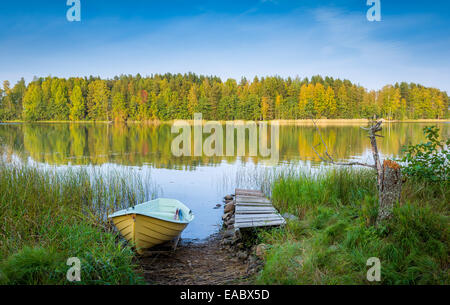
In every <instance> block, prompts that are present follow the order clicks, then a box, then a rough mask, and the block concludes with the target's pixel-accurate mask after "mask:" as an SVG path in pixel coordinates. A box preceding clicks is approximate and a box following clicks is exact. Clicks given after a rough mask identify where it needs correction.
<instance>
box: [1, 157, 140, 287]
mask: <svg viewBox="0 0 450 305" xmlns="http://www.w3.org/2000/svg"><path fill="white" fill-rule="evenodd" d="M129 181H130V177H129V176H128V174H119V173H109V174H108V175H105V174H101V173H99V172H96V171H90V172H88V171H87V170H86V169H79V170H78V169H65V170H55V169H42V168H39V169H38V168H35V167H31V166H28V165H11V164H3V163H0V194H1V195H0V196H1V197H0V207H1V210H0V219H2V221H1V224H0V226H1V230H0V284H69V282H68V281H67V280H66V273H67V270H68V269H69V268H70V266H68V265H66V262H67V259H68V258H70V257H78V258H79V259H80V260H81V282H78V283H81V284H136V283H143V280H142V278H141V277H140V276H139V275H137V274H136V273H135V265H134V263H133V256H134V254H133V251H132V249H131V248H130V247H129V246H126V245H124V244H122V243H121V242H120V241H119V239H118V236H117V235H116V234H115V233H113V232H112V231H111V228H110V227H109V226H108V225H107V224H106V222H105V215H106V213H107V212H108V211H109V210H112V209H115V208H118V207H120V206H124V205H125V206H126V205H130V204H135V203H136V202H138V201H140V200H142V199H143V197H144V195H145V192H144V190H143V187H142V185H139V183H137V184H132V183H131V184H130V182H129ZM131 181H133V179H131Z"/></svg>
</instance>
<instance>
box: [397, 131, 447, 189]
mask: <svg viewBox="0 0 450 305" xmlns="http://www.w3.org/2000/svg"><path fill="white" fill-rule="evenodd" d="M423 132H424V134H425V137H426V138H427V139H428V142H426V143H420V144H416V145H410V146H408V147H404V148H403V150H402V151H403V153H405V155H404V156H403V158H402V159H401V160H400V161H402V162H405V165H404V166H403V168H402V172H403V173H404V174H406V175H407V176H409V177H416V178H423V179H425V180H429V181H448V178H449V176H448V175H449V172H450V170H449V168H450V149H449V147H450V139H447V141H446V142H444V141H443V140H442V141H441V140H439V128H438V127H437V126H429V127H424V129H423Z"/></svg>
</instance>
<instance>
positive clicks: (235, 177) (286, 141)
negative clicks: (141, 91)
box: [0, 123, 450, 239]
mask: <svg viewBox="0 0 450 305" xmlns="http://www.w3.org/2000/svg"><path fill="white" fill-rule="evenodd" d="M428 125H438V126H439V128H440V129H441V132H442V135H443V136H444V137H446V138H448V137H450V124H448V123H438V124H436V123H433V124H431V123H391V124H384V128H383V131H382V133H381V134H382V135H383V136H384V138H380V139H379V140H378V143H379V149H380V152H381V154H382V155H384V156H391V157H395V156H398V155H399V153H400V152H401V147H402V146H403V145H407V144H415V143H418V142H421V141H423V140H424V139H425V138H424V136H423V133H422V128H423V127H424V126H428ZM360 126H361V125H356V124H352V125H334V126H331V125H323V126H320V130H321V133H322V137H323V139H324V141H325V142H326V144H327V146H328V151H329V153H331V154H332V155H333V156H334V157H335V159H336V160H360V161H367V162H372V161H371V152H370V144H369V140H368V138H367V134H366V132H365V131H364V130H362V129H361V128H360ZM269 129H270V128H269ZM224 133H225V129H224ZM176 136H177V134H172V133H171V125H169V124H161V125H143V124H128V125H125V124H119V125H118V124H102V123H99V124H88V123H86V124H69V123H52V124H50V123H48V124H47V123H36V124H0V143H1V144H2V145H3V147H4V151H5V152H6V158H7V159H8V160H14V159H19V160H22V161H27V162H31V163H34V164H37V165H39V166H54V167H57V168H62V169H63V168H66V167H67V166H86V167H95V168H99V169H100V170H102V171H108V170H111V169H114V170H119V171H121V170H133V171H137V172H138V173H139V174H140V175H142V177H146V178H145V179H151V182H152V185H156V186H157V187H156V188H155V189H154V190H156V191H157V195H158V196H160V197H169V198H176V199H178V200H180V201H182V202H184V203H185V204H186V205H187V206H189V207H190V208H191V209H192V210H193V211H194V213H195V216H196V218H195V220H194V222H193V223H191V224H190V225H189V226H188V227H187V229H186V230H185V231H184V233H183V238H188V239H203V238H205V237H207V236H209V235H210V234H212V233H214V232H216V231H217V230H218V227H219V223H220V217H221V214H222V209H213V207H214V206H215V205H216V204H217V203H221V201H222V197H223V196H224V195H225V194H229V193H232V192H233V190H234V188H235V187H236V186H240V187H251V186H253V183H255V181H254V179H255V178H254V177H255V173H258V172H264V171H267V170H272V169H273V168H275V169H283V168H285V167H289V168H291V169H292V168H294V169H296V170H297V169H298V170H305V169H306V170H312V171H314V170H316V169H317V168H319V167H321V166H323V164H321V162H320V159H319V158H318V157H317V156H316V155H315V153H314V151H313V149H312V146H314V145H316V144H317V143H319V142H320V136H319V134H318V133H317V132H316V130H315V128H314V127H313V126H298V125H297V126H293V125H290V126H280V127H279V158H278V162H277V163H276V164H275V165H272V164H270V163H267V162H266V161H267V160H268V158H263V157H261V156H249V154H248V152H247V154H246V155H245V156H243V157H226V156H223V157H222V156H213V157H208V156H205V155H202V156H199V157H175V156H174V155H173V154H172V151H171V144H172V140H173V139H174V138H175V137H176ZM208 136H209V134H204V135H203V139H206V138H207V137H208ZM223 137H224V138H225V134H224V135H223ZM267 141H268V143H269V147H270V143H271V142H270V136H269V137H268V140H267ZM224 142H225V141H224ZM247 142H248V139H247ZM268 164H270V165H268ZM147 177H148V178H147Z"/></svg>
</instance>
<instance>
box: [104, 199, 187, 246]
mask: <svg viewBox="0 0 450 305" xmlns="http://www.w3.org/2000/svg"><path fill="white" fill-rule="evenodd" d="M109 218H110V219H111V220H112V222H113V223H114V225H115V226H116V228H117V229H118V230H119V232H120V234H121V235H122V236H123V237H124V238H125V239H126V240H128V241H129V242H131V243H133V244H134V245H135V247H136V250H137V252H138V253H142V252H143V250H144V249H148V248H151V247H153V246H156V245H159V244H162V243H165V242H168V241H171V240H173V239H174V238H177V237H178V236H179V235H180V234H181V232H182V231H183V230H184V229H185V228H186V227H187V225H188V224H189V222H191V221H192V220H193V219H194V215H193V214H192V212H191V211H190V210H189V208H187V207H186V206H185V205H184V204H182V203H181V202H179V201H178V200H174V199H164V198H160V199H156V200H152V201H149V202H146V203H143V204H139V205H136V206H134V207H132V208H128V209H126V210H121V211H118V212H116V213H114V214H112V215H110V216H109Z"/></svg>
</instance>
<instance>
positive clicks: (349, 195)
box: [257, 168, 450, 284]
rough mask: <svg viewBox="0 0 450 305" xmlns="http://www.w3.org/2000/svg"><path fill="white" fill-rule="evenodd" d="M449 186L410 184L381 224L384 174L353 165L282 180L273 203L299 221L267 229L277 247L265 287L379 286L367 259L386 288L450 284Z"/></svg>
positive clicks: (269, 258)
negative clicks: (374, 262) (379, 182)
mask: <svg viewBox="0 0 450 305" xmlns="http://www.w3.org/2000/svg"><path fill="white" fill-rule="evenodd" d="M448 186H449V185H448V183H447V184H445V182H444V183H438V184H436V183H434V184H432V183H426V182H421V181H417V180H408V181H406V182H405V183H404V186H403V192H402V200H401V202H400V204H399V205H398V206H396V207H395V210H394V216H393V217H392V219H391V220H389V221H388V222H386V223H385V224H384V225H383V226H378V227H375V226H374V221H375V219H376V216H377V196H376V194H377V193H376V177H375V176H374V173H373V172H372V171H367V170H351V169H347V168H341V169H335V170H329V171H326V172H323V173H320V174H317V175H304V174H292V173H289V174H287V175H284V176H283V175H281V176H279V177H278V178H277V179H276V180H275V182H274V183H273V188H272V199H273V202H274V204H275V205H276V206H277V207H278V208H279V209H280V210H281V211H282V212H290V213H293V214H295V215H297V216H298V217H299V219H298V220H295V221H288V224H287V226H286V227H285V228H279V229H273V230H271V231H261V232H260V233H259V239H260V240H259V241H260V242H264V243H266V244H268V245H269V251H268V252H267V255H266V257H265V260H266V261H265V267H264V269H263V270H262V271H261V273H260V274H259V277H258V280H257V281H258V282H259V283H262V284H371V283H377V282H369V281H368V280H367V278H366V274H367V270H368V269H369V267H368V266H366V262H367V259H368V258H370V257H378V258H379V259H380V261H381V282H380V283H382V284H449V283H450V276H449V269H448V266H449V251H450V247H449V246H450V244H449V243H450V241H449V240H450V239H449V237H450V236H449V208H450V207H449V205H448V202H449V198H450V189H449V187H448Z"/></svg>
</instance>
